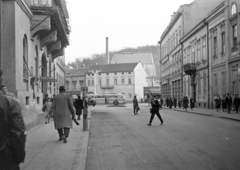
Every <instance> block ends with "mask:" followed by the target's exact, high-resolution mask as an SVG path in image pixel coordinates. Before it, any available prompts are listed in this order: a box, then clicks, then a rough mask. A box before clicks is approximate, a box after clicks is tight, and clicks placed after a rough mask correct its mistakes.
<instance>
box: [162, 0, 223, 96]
mask: <svg viewBox="0 0 240 170" xmlns="http://www.w3.org/2000/svg"><path fill="white" fill-rule="evenodd" d="M220 2H221V0H213V1H208V0H195V1H194V2H192V3H191V4H186V5H182V6H180V7H179V9H178V10H177V12H175V13H174V14H173V15H172V18H171V21H170V23H169V25H168V26H167V28H166V29H165V31H164V32H163V34H162V36H161V37H160V41H159V42H158V43H159V45H160V70H161V72H160V81H161V93H162V96H163V98H164V99H166V98H167V97H170V96H171V97H176V98H182V96H183V82H184V79H183V75H182V74H183V50H182V46H181V44H180V39H181V38H182V37H183V36H185V35H186V34H187V33H188V32H189V31H190V30H191V29H192V28H193V27H195V26H196V25H197V24H198V23H199V22H200V21H201V20H202V19H203V18H205V17H206V15H207V14H208V13H209V12H210V11H211V10H212V9H213V8H214V7H215V6H216V5H217V4H218V3H220ZM196 11H201V12H196ZM187 81H188V82H190V81H189V80H188V78H187V79H186V82H187ZM189 87H190V86H189Z"/></svg>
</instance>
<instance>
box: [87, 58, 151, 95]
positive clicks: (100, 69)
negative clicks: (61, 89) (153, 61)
mask: <svg viewBox="0 0 240 170" xmlns="http://www.w3.org/2000/svg"><path fill="white" fill-rule="evenodd" d="M146 77H147V73H146V71H145V69H144V68H143V65H142V63H141V62H137V63H122V64H105V65H93V66H92V67H90V68H89V69H88V71H87V72H86V86H88V92H94V93H123V94H124V95H125V97H126V99H127V100H130V99H133V97H134V95H136V96H137V98H138V99H139V100H140V99H143V97H144V96H143V87H145V86H147V81H146Z"/></svg>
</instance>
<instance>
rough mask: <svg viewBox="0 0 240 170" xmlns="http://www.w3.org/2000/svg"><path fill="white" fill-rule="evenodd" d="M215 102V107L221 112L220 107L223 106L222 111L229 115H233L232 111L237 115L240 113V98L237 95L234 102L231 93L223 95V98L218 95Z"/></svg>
mask: <svg viewBox="0 0 240 170" xmlns="http://www.w3.org/2000/svg"><path fill="white" fill-rule="evenodd" d="M214 101H215V107H216V110H217V111H219V109H220V107H221V106H222V111H223V112H227V113H228V114H231V111H232V110H235V111H236V113H238V111H239V106H240V98H239V96H238V95H237V94H236V95H235V97H234V100H232V97H231V95H230V94H229V93H227V96H226V95H222V98H220V96H219V95H216V96H215V97H214Z"/></svg>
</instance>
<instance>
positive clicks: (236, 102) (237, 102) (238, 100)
mask: <svg viewBox="0 0 240 170" xmlns="http://www.w3.org/2000/svg"><path fill="white" fill-rule="evenodd" d="M233 105H234V107H235V110H236V113H237V114H238V109H239V105H240V98H239V97H238V95H237V94H236V95H235V98H234V100H233Z"/></svg>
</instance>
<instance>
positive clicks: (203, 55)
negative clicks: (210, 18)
mask: <svg viewBox="0 0 240 170" xmlns="http://www.w3.org/2000/svg"><path fill="white" fill-rule="evenodd" d="M202 59H203V60H206V37H203V38H202Z"/></svg>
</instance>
